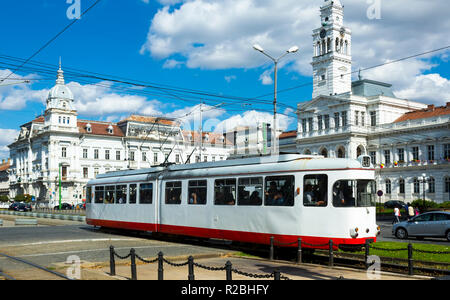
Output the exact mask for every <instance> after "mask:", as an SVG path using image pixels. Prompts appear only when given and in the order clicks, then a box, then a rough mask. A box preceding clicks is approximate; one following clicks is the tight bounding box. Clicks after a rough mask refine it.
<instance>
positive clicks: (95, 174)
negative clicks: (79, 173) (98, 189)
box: [94, 168, 100, 177]
mask: <svg viewBox="0 0 450 300" xmlns="http://www.w3.org/2000/svg"><path fill="white" fill-rule="evenodd" d="M99 173H100V172H99V168H95V169H94V177H97V175H98V174H99Z"/></svg>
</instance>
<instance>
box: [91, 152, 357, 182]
mask: <svg viewBox="0 0 450 300" xmlns="http://www.w3.org/2000/svg"><path fill="white" fill-rule="evenodd" d="M294 161H299V162H303V163H302V164H301V165H299V166H298V169H318V170H324V169H328V170H333V169H347V168H360V167H361V163H360V161H358V160H355V159H336V158H324V157H323V156H317V155H299V154H281V155H274V156H258V157H248V158H238V159H229V160H223V161H216V162H201V163H195V164H184V165H169V166H166V167H164V166H158V167H152V168H146V169H139V170H122V171H115V172H108V173H105V174H100V175H98V176H97V180H93V182H96V181H98V180H100V181H104V180H101V179H107V178H112V177H128V176H130V177H128V178H131V177H134V178H138V177H144V176H148V177H154V176H158V175H159V174H160V173H162V172H164V171H166V172H165V173H166V174H167V175H165V176H164V177H171V176H170V175H169V174H171V173H172V174H180V173H183V174H186V172H190V171H192V174H193V175H194V174H197V173H198V171H196V170H202V172H207V173H210V174H211V175H212V173H220V172H215V171H214V170H220V169H223V168H227V167H240V166H246V165H254V166H259V167H258V168H257V169H260V170H265V171H269V172H270V171H271V169H272V168H269V167H265V166H264V165H272V166H275V165H277V164H279V163H289V162H294Z"/></svg>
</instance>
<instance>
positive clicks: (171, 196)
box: [166, 181, 181, 204]
mask: <svg viewBox="0 0 450 300" xmlns="http://www.w3.org/2000/svg"><path fill="white" fill-rule="evenodd" d="M166 204H181V181H176V182H166Z"/></svg>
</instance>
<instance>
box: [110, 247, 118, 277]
mask: <svg viewBox="0 0 450 300" xmlns="http://www.w3.org/2000/svg"><path fill="white" fill-rule="evenodd" d="M109 270H110V271H109V274H110V275H111V276H116V261H115V259H114V246H111V247H109Z"/></svg>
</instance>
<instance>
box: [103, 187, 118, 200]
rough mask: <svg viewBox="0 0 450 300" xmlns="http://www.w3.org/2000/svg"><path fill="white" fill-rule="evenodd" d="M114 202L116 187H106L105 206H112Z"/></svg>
mask: <svg viewBox="0 0 450 300" xmlns="http://www.w3.org/2000/svg"><path fill="white" fill-rule="evenodd" d="M115 202H116V186H114V185H113V186H107V187H106V188H105V201H104V203H105V204H114V203H115Z"/></svg>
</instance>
